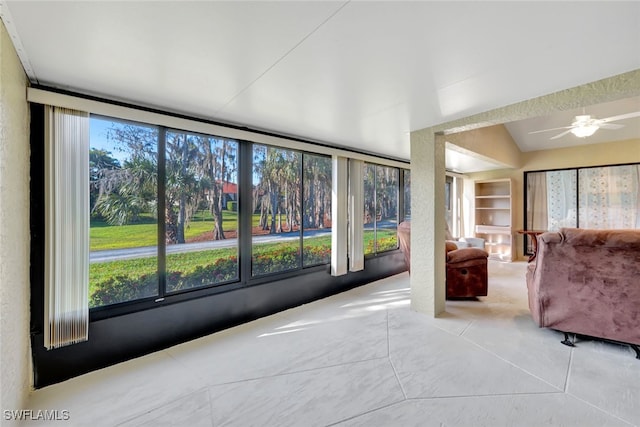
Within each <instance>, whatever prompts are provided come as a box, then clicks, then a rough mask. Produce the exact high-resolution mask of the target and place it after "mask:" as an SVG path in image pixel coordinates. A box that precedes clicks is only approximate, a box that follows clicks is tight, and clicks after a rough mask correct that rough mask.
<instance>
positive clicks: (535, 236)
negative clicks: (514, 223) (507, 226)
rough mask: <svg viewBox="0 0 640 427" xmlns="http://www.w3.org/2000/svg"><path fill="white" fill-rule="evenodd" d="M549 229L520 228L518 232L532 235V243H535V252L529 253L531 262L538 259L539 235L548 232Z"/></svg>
mask: <svg viewBox="0 0 640 427" xmlns="http://www.w3.org/2000/svg"><path fill="white" fill-rule="evenodd" d="M546 232H547V230H518V234H523V235H525V236H529V237H531V243H532V244H533V254H531V255H529V262H531V261H533V260H534V259H536V255H538V236H539V235H540V234H542V233H546Z"/></svg>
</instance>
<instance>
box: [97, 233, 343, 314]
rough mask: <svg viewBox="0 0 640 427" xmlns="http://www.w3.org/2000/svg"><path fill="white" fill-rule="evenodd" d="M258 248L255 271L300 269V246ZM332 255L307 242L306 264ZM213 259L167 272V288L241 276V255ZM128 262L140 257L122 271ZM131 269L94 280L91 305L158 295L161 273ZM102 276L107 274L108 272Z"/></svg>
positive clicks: (270, 271)
mask: <svg viewBox="0 0 640 427" xmlns="http://www.w3.org/2000/svg"><path fill="white" fill-rule="evenodd" d="M255 252H256V254H255V255H254V257H253V260H252V263H253V266H252V269H253V274H254V275H263V274H269V273H276V272H279V271H285V270H292V269H296V268H298V266H299V263H300V248H299V247H297V246H293V245H290V244H277V245H264V246H262V247H257V248H256V250H255ZM219 255H222V254H219ZM183 256H190V257H196V256H201V254H199V253H195V254H184V255H183ZM330 259H331V248H330V247H327V246H323V245H306V246H305V247H304V265H305V266H309V265H316V264H326V263H328V262H329V261H330ZM212 261H213V262H211V263H208V264H204V265H197V266H195V267H193V268H190V269H189V271H169V272H167V291H168V292H175V291H180V290H185V289H191V288H198V287H202V286H208V285H211V284H216V283H223V282H228V281H232V280H234V279H236V278H237V277H238V276H237V271H238V259H237V256H235V255H233V256H226V257H218V258H217V259H215V261H214V260H213V259H212ZM127 262H131V265H132V266H133V265H134V263H135V262H136V260H131V261H123V262H120V263H119V264H123V263H124V265H119V268H118V271H120V272H122V271H123V270H125V271H127V269H126V263H127ZM107 266H108V263H105V267H107ZM128 271H131V274H117V275H115V276H113V277H107V278H106V279H99V280H98V281H97V283H94V284H92V286H91V294H90V297H89V306H90V307H101V306H105V305H111V304H117V303H121V302H126V301H132V300H137V299H141V298H148V297H153V296H155V295H157V292H158V275H157V274H155V273H154V274H135V272H136V271H140V270H136V268H131V269H130V270H128ZM101 277H105V276H104V274H103V275H102V276H101Z"/></svg>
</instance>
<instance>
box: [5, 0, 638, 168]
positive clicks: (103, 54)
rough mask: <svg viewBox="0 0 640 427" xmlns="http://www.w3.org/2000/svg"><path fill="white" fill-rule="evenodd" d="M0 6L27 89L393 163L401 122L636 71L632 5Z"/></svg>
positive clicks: (536, 143)
mask: <svg viewBox="0 0 640 427" xmlns="http://www.w3.org/2000/svg"><path fill="white" fill-rule="evenodd" d="M0 13H1V14H2V18H3V21H4V22H5V24H6V26H7V28H8V30H9V32H10V35H11V36H12V37H13V41H14V44H15V45H16V47H17V49H19V55H20V56H21V59H22V61H23V64H24V65H25V69H26V70H27V73H28V74H29V77H30V78H31V80H32V81H33V82H34V83H39V84H41V85H46V86H52V87H56V88H63V89H69V90H72V91H77V92H82V93H87V94H93V95H98V96H103V97H106V98H110V99H116V100H123V101H126V102H130V103H134V104H139V105H144V106H150V107H158V108H160V109H162V110H167V111H173V112H179V113H184V114H188V115H192V116H196V117H203V118H208V119H213V120H217V121H222V122H228V123H234V124H242V125H246V126H248V127H252V128H256V129H264V130H269V131H273V132H277V133H281V134H285V135H293V136H298V137H302V138H305V139H309V140H315V141H320V142H324V143H329V144H332V145H337V146H347V147H351V148H354V149H357V150H361V151H366V152H372V153H376V154H380V155H384V156H389V157H393V158H399V159H409V156H410V148H409V133H410V132H411V131H414V130H418V129H422V128H425V127H429V126H432V125H436V124H440V123H444V122H448V121H451V120H455V119H459V118H462V117H466V116H469V115H472V114H476V113H480V112H483V111H487V110H491V109H495V108H499V107H502V106H505V105H509V104H512V103H515V102H519V101H523V100H526V99H531V98H534V97H538V96H542V95H545V94H549V93H552V92H556V91H559V90H562V89H566V88H570V87H574V86H578V85H581V84H585V83H589V82H592V81H595V80H599V79H602V78H606V77H611V76H614V75H617V74H621V73H624V72H627V71H632V70H635V69H640V2H605V1H602V2H597V1H595V2H580V3H576V2H524V1H513V2H478V1H474V2H458V1H453V2H435V1H422V2H419V1H418V2H415V1H414V2H401V1H376V2H365V1H347V2H343V1H341V2H333V1H319V2H310V1H304V2H302V1H301V2H279V1H259V2H242V1H235V2H220V1H217V2H213V1H198V2H183V1H160V2H149V1H142V2H132V1H124V2H122V1H117V2H116V1H106V2H99V1H89V2H80V1H70V2H58V1H44V2H37V1H3V0H0ZM632 103H635V107H633V108H635V110H636V111H637V110H640V108H637V106H638V101H637V100H635V101H632ZM625 112H627V111H625ZM587 113H589V112H587ZM607 114H609V113H608V112H604V115H605V116H606V115H607ZM572 115H574V113H571V114H569V116H572ZM557 120H558V121H556V119H555V118H540V119H532V121H531V123H526V124H510V125H508V129H509V130H510V131H511V132H512V134H513V136H514V139H515V140H516V142H517V143H518V144H519V145H520V147H521V149H522V150H535V149H542V148H546V147H547V144H548V138H545V137H544V136H545V135H542V136H541V135H537V137H536V138H535V139H533V138H529V136H528V135H526V133H527V132H528V130H526V129H529V127H528V126H531V127H533V128H535V129H541V128H545V127H559V126H565V125H568V124H569V122H570V121H571V118H566V117H562V118H558V119H557ZM629 128H631V127H629ZM634 129H635V131H636V136H638V129H637V127H635V128H634ZM599 132H600V131H599ZM604 132H605V131H601V133H603V134H604ZM610 132H621V131H610ZM523 134H525V135H526V136H523ZM549 136H551V135H549ZM572 137H573V136H571V137H565V138H561V139H559V140H555V141H553V142H554V146H556V147H557V146H561V145H562V144H571V143H573V141H571V138H572ZM578 142H584V141H578Z"/></svg>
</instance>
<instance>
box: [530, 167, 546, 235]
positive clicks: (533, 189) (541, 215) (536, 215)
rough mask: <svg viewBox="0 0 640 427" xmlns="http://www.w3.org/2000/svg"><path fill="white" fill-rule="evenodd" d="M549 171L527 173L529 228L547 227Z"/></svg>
mask: <svg viewBox="0 0 640 427" xmlns="http://www.w3.org/2000/svg"><path fill="white" fill-rule="evenodd" d="M547 218H548V212H547V173H546V172H530V173H528V174H527V228H528V229H530V230H546V229H547Z"/></svg>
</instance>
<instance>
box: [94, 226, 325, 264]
mask: <svg viewBox="0 0 640 427" xmlns="http://www.w3.org/2000/svg"><path fill="white" fill-rule="evenodd" d="M330 234H331V229H327V230H313V231H307V232H306V233H305V239H306V238H309V237H318V236H325V235H330ZM299 238H300V233H298V232H296V231H294V232H291V233H280V234H264V235H260V236H254V237H253V241H254V242H255V243H272V242H286V241H289V240H296V239H299ZM235 246H237V240H236V239H225V240H211V241H206V242H195V243H183V244H181V245H168V246H167V255H168V254H178V253H185V252H197V251H203V250H209V249H221V248H233V247H235ZM157 254H158V248H157V247H156V246H145V247H140V248H127V249H108V250H104V251H93V252H91V254H90V255H89V262H92V263H93V262H109V261H118V260H124V259H135V258H148V257H152V256H156V255H157Z"/></svg>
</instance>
